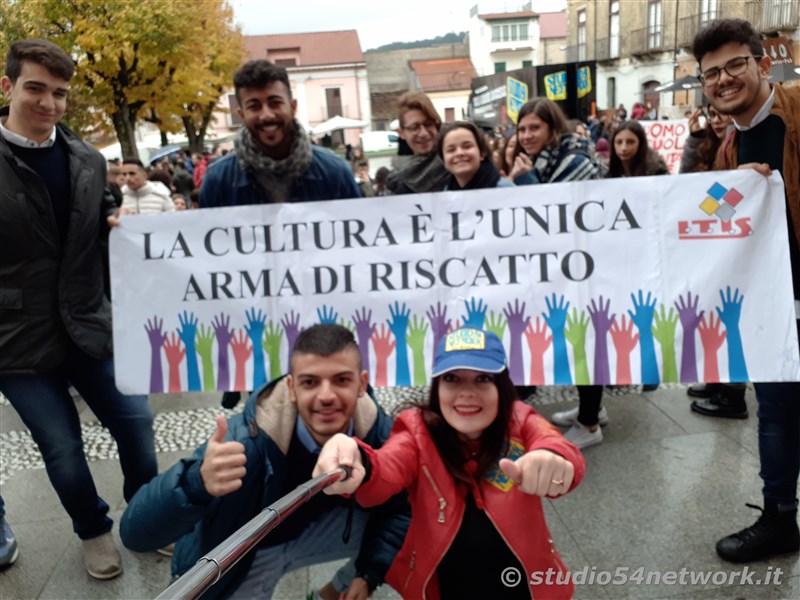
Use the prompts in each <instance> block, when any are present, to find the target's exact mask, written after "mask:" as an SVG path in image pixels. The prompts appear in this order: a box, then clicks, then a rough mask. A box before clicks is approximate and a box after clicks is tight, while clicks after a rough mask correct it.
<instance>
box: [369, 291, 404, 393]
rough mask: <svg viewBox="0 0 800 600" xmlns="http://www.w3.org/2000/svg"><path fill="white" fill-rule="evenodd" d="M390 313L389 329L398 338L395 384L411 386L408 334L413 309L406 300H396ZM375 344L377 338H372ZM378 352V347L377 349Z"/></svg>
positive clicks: (390, 307)
mask: <svg viewBox="0 0 800 600" xmlns="http://www.w3.org/2000/svg"><path fill="white" fill-rule="evenodd" d="M389 314H390V315H391V317H392V319H391V321H390V320H389V319H387V320H386V323H387V324H388V325H389V329H391V331H392V333H393V334H394V339H395V340H397V347H396V348H395V350H396V352H395V355H394V357H395V382H394V384H395V385H398V386H409V385H411V370H410V369H409V365H408V344H406V335H407V334H408V317H409V316H410V315H411V311H410V310H409V309H408V308H407V307H406V305H405V302H404V303H403V304H402V305H400V303H399V302H395V303H394V306H392V305H391V304H390V305H389ZM372 343H373V345H374V344H375V338H374V336H373V338H372ZM375 352H376V354H377V349H376V350H375Z"/></svg>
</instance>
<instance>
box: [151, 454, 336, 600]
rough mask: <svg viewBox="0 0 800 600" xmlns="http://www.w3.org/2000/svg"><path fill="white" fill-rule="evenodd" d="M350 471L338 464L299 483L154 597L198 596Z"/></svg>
mask: <svg viewBox="0 0 800 600" xmlns="http://www.w3.org/2000/svg"><path fill="white" fill-rule="evenodd" d="M351 473H352V469H351V468H350V467H345V466H340V467H339V468H338V469H336V470H334V471H331V472H330V473H325V474H323V475H320V476H319V477H315V478H314V479H311V480H310V481H307V482H306V483H303V484H301V485H298V486H297V487H296V488H295V489H294V491H292V492H290V493H288V494H286V495H285V496H284V497H283V498H281V499H280V500H278V501H277V502H274V503H273V504H270V505H269V506H267V507H266V508H265V509H264V510H262V511H261V512H260V513H259V514H258V515H256V516H255V517H253V518H252V519H251V520H250V521H248V522H247V523H245V524H244V525H242V526H241V527H240V528H239V529H238V530H237V531H235V532H234V533H233V534H232V535H231V536H230V537H229V538H227V539H226V540H224V541H223V542H222V543H221V544H219V545H218V546H217V547H216V548H214V549H213V550H211V551H210V552H209V553H208V554H206V555H205V556H203V557H201V558H200V559H199V560H198V561H197V562H196V563H195V565H194V566H193V567H192V568H191V569H189V570H188V571H186V573H184V574H183V575H181V577H180V579H178V580H176V581H175V582H174V583H173V584H172V585H170V586H169V587H168V588H167V589H165V590H164V591H163V592H161V593H160V594H159V595H158V597H157V598H156V600H173V599H175V600H177V599H180V600H183V599H194V598H198V597H200V596H201V595H202V594H203V593H204V592H205V591H206V590H207V589H208V588H210V587H211V586H212V585H214V584H215V583H217V582H218V581H219V580H220V579H221V578H222V577H223V576H224V575H225V574H226V573H227V572H228V571H229V570H230V569H231V568H232V567H233V566H234V565H235V564H236V563H237V562H239V561H240V560H241V559H242V557H243V556H244V555H245V554H247V553H248V552H249V551H250V550H252V549H253V548H254V547H255V546H257V545H258V544H259V542H261V540H263V539H264V538H265V537H266V536H267V534H268V533H269V532H270V531H272V530H273V529H275V527H277V526H278V525H279V524H280V523H281V522H282V521H284V520H285V519H286V517H288V516H289V515H291V514H292V513H293V512H294V511H296V510H297V509H298V508H300V506H301V505H302V504H304V503H305V502H308V501H309V500H310V499H311V498H313V497H314V496H316V495H317V494H318V493H319V492H321V491H322V490H324V489H325V488H327V487H328V486H330V485H333V484H334V483H338V482H339V481H344V480H345V479H348V478H349V477H350V474H351Z"/></svg>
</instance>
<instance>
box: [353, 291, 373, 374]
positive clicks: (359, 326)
mask: <svg viewBox="0 0 800 600" xmlns="http://www.w3.org/2000/svg"><path fill="white" fill-rule="evenodd" d="M353 323H355V325H356V337H358V347H359V349H360V350H361V365H362V368H363V369H364V370H366V371H367V373H372V371H370V368H369V341H370V339H372V334H373V333H375V323H373V322H372V310H371V309H370V310H369V311H367V307H366V306H362V307H361V314H359V313H358V310H356V312H355V313H354V314H353Z"/></svg>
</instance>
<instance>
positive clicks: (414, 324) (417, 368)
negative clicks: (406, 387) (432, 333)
mask: <svg viewBox="0 0 800 600" xmlns="http://www.w3.org/2000/svg"><path fill="white" fill-rule="evenodd" d="M426 335H428V324H427V323H426V322H425V319H422V318H420V317H417V315H414V316H413V317H412V319H411V321H410V323H409V325H408V335H407V336H406V342H408V346H409V347H410V348H411V356H412V358H413V360H414V385H416V386H422V385H427V384H428V374H427V368H426V367H425V336H426Z"/></svg>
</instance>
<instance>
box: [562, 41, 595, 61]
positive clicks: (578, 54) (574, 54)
mask: <svg viewBox="0 0 800 600" xmlns="http://www.w3.org/2000/svg"><path fill="white" fill-rule="evenodd" d="M565 54H566V56H567V62H583V61H585V60H588V58H589V57H588V56H587V54H586V44H580V45H578V46H567V48H566V50H565Z"/></svg>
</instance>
